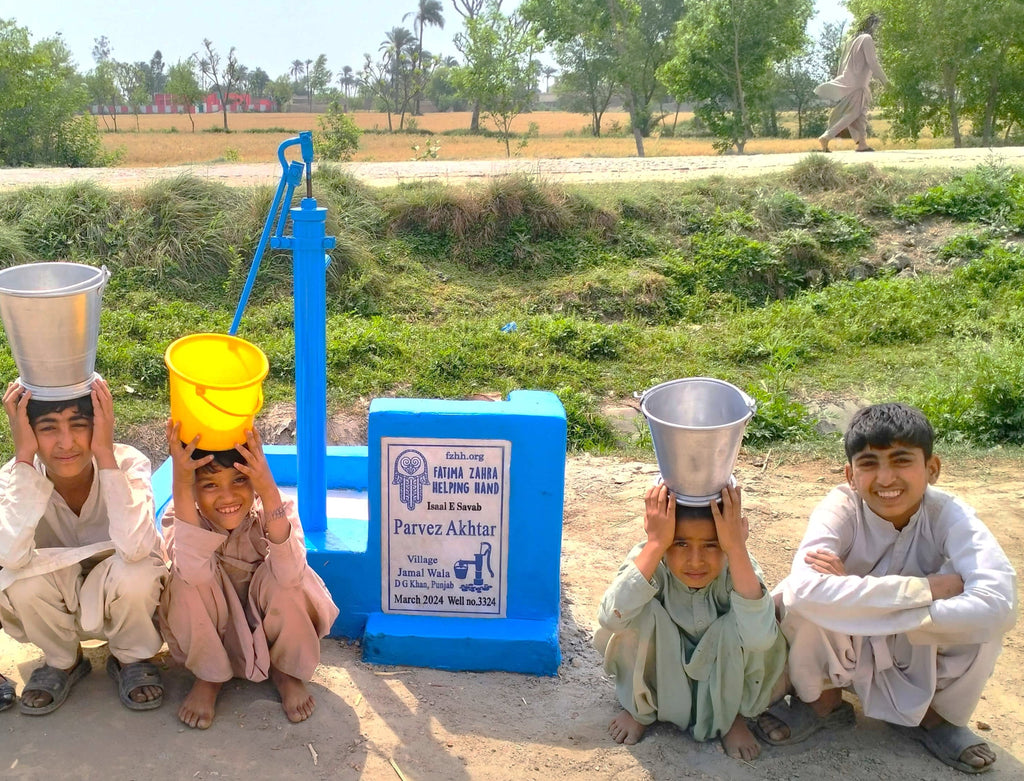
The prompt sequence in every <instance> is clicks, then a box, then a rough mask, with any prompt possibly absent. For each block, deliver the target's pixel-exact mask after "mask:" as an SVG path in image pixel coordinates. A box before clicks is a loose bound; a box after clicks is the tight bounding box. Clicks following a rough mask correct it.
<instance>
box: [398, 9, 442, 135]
mask: <svg viewBox="0 0 1024 781" xmlns="http://www.w3.org/2000/svg"><path fill="white" fill-rule="evenodd" d="M442 8H443V7H442V5H441V0H419V6H418V7H417V9H416V10H415V11H410V12H409V13H407V14H406V15H405V16H403V17H402V21H403V22H404V21H405V20H406V19H407V18H408V17H410V16H411V17H412V18H413V20H412V29H413V31H414V32H416V34H417V43H416V52H415V54H414V56H413V61H412V69H413V71H414V72H415V71H420V70H421V66H422V63H423V28H424V27H426V26H427V25H428V24H429V25H431V26H432V27H438V28H440V29H442V30H443V29H444V13H443V11H442ZM418 81H420V82H422V83H424V84H425V83H426V80H425V79H422V78H420V79H418ZM421 94H422V91H421V92H417V93H416V107H415V110H414V112H413V113H415V114H417V115H418V114H419V113H420V95H421Z"/></svg>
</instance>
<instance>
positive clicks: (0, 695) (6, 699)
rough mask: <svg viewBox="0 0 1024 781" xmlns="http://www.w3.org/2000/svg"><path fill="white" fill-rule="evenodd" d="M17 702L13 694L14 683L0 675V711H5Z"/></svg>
mask: <svg viewBox="0 0 1024 781" xmlns="http://www.w3.org/2000/svg"><path fill="white" fill-rule="evenodd" d="M15 702H17V697H16V696H15V693H14V681H11V680H8V679H7V678H5V677H4V676H2V675H0V711H4V710H7V709H8V708H10V707H12V706H13V705H14V703H15Z"/></svg>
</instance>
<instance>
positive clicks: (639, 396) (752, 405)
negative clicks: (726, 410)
mask: <svg viewBox="0 0 1024 781" xmlns="http://www.w3.org/2000/svg"><path fill="white" fill-rule="evenodd" d="M733 387H734V388H736V386H735V385H733ZM652 390H654V388H648V389H647V390H645V391H633V398H634V399H636V400H637V401H639V402H640V403H641V405H642V404H643V401H644V396H646V395H647V394H648V393H650V392H651V391H652ZM736 390H737V391H739V394H740V398H742V399H743V404H744V405H745V406H746V408H747V409H748V410H750V414H754V413H755V412H757V400H756V399H754V398H751V396H750V395H749V394H747V393H746V392H744V391H743V390H742V389H741V388H736Z"/></svg>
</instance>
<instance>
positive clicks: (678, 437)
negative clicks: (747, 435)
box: [640, 377, 757, 505]
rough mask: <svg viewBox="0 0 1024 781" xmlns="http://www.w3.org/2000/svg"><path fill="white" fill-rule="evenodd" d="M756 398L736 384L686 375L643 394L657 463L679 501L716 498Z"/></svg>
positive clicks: (700, 501) (697, 502)
mask: <svg viewBox="0 0 1024 781" xmlns="http://www.w3.org/2000/svg"><path fill="white" fill-rule="evenodd" d="M756 408H757V404H756V403H755V402H754V400H753V399H752V398H750V397H749V396H748V395H747V394H746V393H744V392H743V391H741V390H740V389H739V388H737V387H736V386H735V385H731V384H729V383H728V382H724V381H722V380H716V379H712V378H711V377H687V378H683V379H679V380H671V381H669V382H663V383H662V384H661V385H656V386H654V387H653V388H651V389H650V390H648V391H646V392H645V393H644V394H643V398H642V400H641V402H640V409H641V411H642V412H643V413H644V417H646V418H647V424H648V425H649V426H650V428H651V439H652V440H653V442H654V455H655V456H656V457H657V459H658V468H659V469H660V470H661V476H662V479H663V480H664V481H665V484H666V485H667V486H668V487H669V490H671V491H672V493H674V494H675V495H676V501H678V502H680V503H681V504H690V505H706V504H710V503H711V502H713V501H717V500H718V498H719V497H720V495H721V493H722V489H723V488H725V487H726V486H727V485H728V484H729V483H730V481H731V480H732V470H733V467H735V466H736V458H737V456H738V455H739V452H740V445H741V443H742V442H743V431H744V429H746V427H747V421H749V420H750V418H751V416H753V414H754V410H755V409H756Z"/></svg>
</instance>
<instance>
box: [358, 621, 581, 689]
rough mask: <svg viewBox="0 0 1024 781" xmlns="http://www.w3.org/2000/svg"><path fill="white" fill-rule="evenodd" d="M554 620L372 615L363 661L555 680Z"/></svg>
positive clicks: (557, 658)
mask: <svg viewBox="0 0 1024 781" xmlns="http://www.w3.org/2000/svg"><path fill="white" fill-rule="evenodd" d="M561 660H562V654H561V650H560V649H559V647H558V618H557V617H554V618H548V619H539V620H535V621H533V620H524V619H514V618H506V619H484V618H449V617H445V618H438V617H435V616H407V615H397V614H394V613H390V614H389V613H371V614H370V616H369V617H368V618H367V621H366V631H365V633H364V634H363V661H366V662H371V663H374V664H397V665H411V666H415V667H435V668H437V669H440V670H472V671H475V672H485V671H489V670H506V671H508V672H514V673H529V674H531V675H557V674H558V665H559V663H560V662H561Z"/></svg>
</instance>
